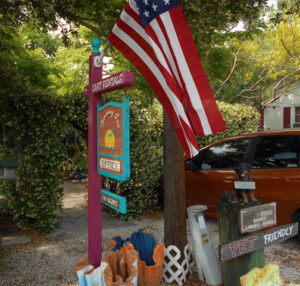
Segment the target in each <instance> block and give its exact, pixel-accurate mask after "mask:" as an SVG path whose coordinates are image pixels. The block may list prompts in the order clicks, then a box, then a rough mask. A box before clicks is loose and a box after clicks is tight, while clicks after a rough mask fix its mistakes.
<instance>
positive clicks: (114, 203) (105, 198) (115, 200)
mask: <svg viewBox="0 0 300 286" xmlns="http://www.w3.org/2000/svg"><path fill="white" fill-rule="evenodd" d="M101 202H102V203H103V204H105V205H107V206H109V207H111V208H112V209H114V210H116V211H118V212H120V213H122V214H125V213H126V212H127V206H126V198H124V197H121V196H119V195H117V194H115V193H113V192H110V191H108V190H105V189H102V190H101Z"/></svg>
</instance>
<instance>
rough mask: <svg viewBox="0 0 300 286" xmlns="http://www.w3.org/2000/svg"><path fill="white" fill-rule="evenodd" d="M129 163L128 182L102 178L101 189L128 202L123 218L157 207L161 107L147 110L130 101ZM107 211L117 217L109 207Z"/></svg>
mask: <svg viewBox="0 0 300 286" xmlns="http://www.w3.org/2000/svg"><path fill="white" fill-rule="evenodd" d="M130 163H131V174H130V179H129V180H128V181H127V182H118V181H116V180H112V179H109V178H107V177H104V180H103V187H104V188H106V189H108V190H111V191H113V192H116V193H117V194H119V195H121V196H125V197H126V199H127V214H126V215H123V216H122V217H123V218H125V219H128V218H132V217H137V216H138V215H139V214H140V213H141V212H142V211H143V210H153V209H155V208H158V197H157V196H158V194H157V191H156V189H157V187H158V180H159V177H160V176H161V173H162V165H163V146H162V107H161V105H160V104H159V103H158V102H156V101H155V102H154V104H153V105H150V106H149V107H147V108H144V107H142V105H141V103H139V102H138V101H130ZM106 209H107V211H109V212H112V213H113V214H115V215H118V214H117V213H115V212H114V211H111V210H110V209H109V208H106Z"/></svg>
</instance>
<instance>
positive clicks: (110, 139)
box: [97, 96, 130, 181]
mask: <svg viewBox="0 0 300 286" xmlns="http://www.w3.org/2000/svg"><path fill="white" fill-rule="evenodd" d="M97 116H98V119H97V122H98V124H97V129H98V136H97V137H98V144H97V145H98V172H99V174H101V175H104V176H108V177H110V178H113V179H117V180H120V181H126V180H128V179H129V177H130V142H129V97H128V96H125V97H124V103H119V102H109V103H107V104H105V105H103V106H98V113H97Z"/></svg>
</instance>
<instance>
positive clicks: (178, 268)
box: [164, 244, 193, 285]
mask: <svg viewBox="0 0 300 286" xmlns="http://www.w3.org/2000/svg"><path fill="white" fill-rule="evenodd" d="M164 252H165V253H164V256H165V257H164V280H165V281H166V282H167V283H174V282H176V283H177V284H178V285H182V284H183V282H185V281H186V278H187V274H188V272H189V270H190V268H191V267H192V265H193V261H192V254H191V252H190V250H189V245H188V244H187V245H186V246H185V248H184V254H183V255H184V259H183V260H182V262H181V263H179V261H180V260H181V252H180V250H179V249H178V248H177V247H176V246H175V245H169V246H168V247H167V248H165V251H164Z"/></svg>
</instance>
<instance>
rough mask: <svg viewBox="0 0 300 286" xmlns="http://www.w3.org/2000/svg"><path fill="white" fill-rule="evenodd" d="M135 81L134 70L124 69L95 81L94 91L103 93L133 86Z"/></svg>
mask: <svg viewBox="0 0 300 286" xmlns="http://www.w3.org/2000/svg"><path fill="white" fill-rule="evenodd" d="M133 83H134V74H133V72H126V71H123V72H119V73H117V74H114V75H112V76H110V77H107V78H104V79H102V80H100V81H98V82H96V83H94V84H93V85H92V92H93V93H101V94H102V93H105V92H109V91H113V90H117V89H120V88H124V87H129V86H132V85H133Z"/></svg>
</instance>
